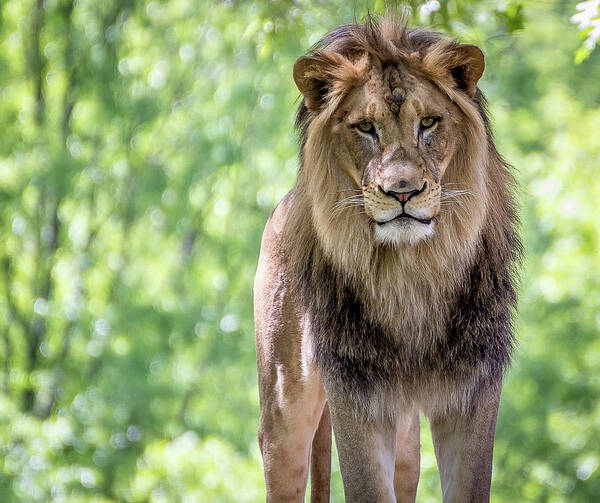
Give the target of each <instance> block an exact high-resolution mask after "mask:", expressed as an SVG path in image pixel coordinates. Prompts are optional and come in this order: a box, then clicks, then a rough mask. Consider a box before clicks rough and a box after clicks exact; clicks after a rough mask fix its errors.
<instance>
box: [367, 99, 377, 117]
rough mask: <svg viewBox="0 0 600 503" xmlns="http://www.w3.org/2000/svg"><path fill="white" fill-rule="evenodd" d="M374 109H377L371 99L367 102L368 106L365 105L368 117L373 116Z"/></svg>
mask: <svg viewBox="0 0 600 503" xmlns="http://www.w3.org/2000/svg"><path fill="white" fill-rule="evenodd" d="M376 111H377V105H375V102H374V101H372V102H371V103H369V106H368V107H367V114H368V115H369V117H374V116H375V112H376Z"/></svg>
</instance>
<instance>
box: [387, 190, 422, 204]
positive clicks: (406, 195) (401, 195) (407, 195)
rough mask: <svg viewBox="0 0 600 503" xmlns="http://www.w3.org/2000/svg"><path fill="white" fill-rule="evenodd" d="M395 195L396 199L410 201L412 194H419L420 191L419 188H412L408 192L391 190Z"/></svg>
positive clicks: (403, 201)
mask: <svg viewBox="0 0 600 503" xmlns="http://www.w3.org/2000/svg"><path fill="white" fill-rule="evenodd" d="M389 193H390V194H391V195H392V196H393V197H395V198H396V199H398V201H400V202H401V203H405V202H406V201H408V200H409V199H410V198H411V197H412V196H414V195H415V194H418V193H419V191H418V190H410V191H408V192H389Z"/></svg>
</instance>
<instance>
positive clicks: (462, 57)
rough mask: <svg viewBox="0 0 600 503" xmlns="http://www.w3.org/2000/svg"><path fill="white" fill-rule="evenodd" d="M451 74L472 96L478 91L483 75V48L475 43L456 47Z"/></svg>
mask: <svg viewBox="0 0 600 503" xmlns="http://www.w3.org/2000/svg"><path fill="white" fill-rule="evenodd" d="M452 59H453V64H452V66H451V67H450V74H451V75H452V78H453V79H454V82H456V85H457V87H458V88H459V89H461V90H462V91H464V92H465V93H467V94H468V95H469V96H471V98H472V97H473V96H475V92H476V91H477V82H479V79H480V78H481V76H482V75H483V70H484V68H485V58H484V56H483V52H482V51H481V49H480V48H479V47H477V46H474V45H459V46H457V47H456V48H455V54H454V57H453V58H452Z"/></svg>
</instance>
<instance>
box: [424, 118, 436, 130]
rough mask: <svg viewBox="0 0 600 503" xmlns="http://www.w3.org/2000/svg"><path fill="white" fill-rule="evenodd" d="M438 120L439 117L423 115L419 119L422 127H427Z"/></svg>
mask: <svg viewBox="0 0 600 503" xmlns="http://www.w3.org/2000/svg"><path fill="white" fill-rule="evenodd" d="M439 120H440V118H439V117H425V118H423V119H421V127H422V128H423V129H429V128H430V127H432V126H433V125H434V124H436V123H437V122H439Z"/></svg>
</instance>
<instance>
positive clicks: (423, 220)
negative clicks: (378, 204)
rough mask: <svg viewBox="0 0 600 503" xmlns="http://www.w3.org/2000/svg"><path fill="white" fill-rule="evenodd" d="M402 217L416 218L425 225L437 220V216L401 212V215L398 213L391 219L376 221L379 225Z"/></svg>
mask: <svg viewBox="0 0 600 503" xmlns="http://www.w3.org/2000/svg"><path fill="white" fill-rule="evenodd" d="M402 218H410V219H412V220H416V221H417V222H419V223H421V224H425V225H429V224H430V223H431V222H433V221H434V220H435V217H431V218H418V217H415V216H413V215H410V214H408V213H400V215H397V216H395V217H394V218H390V219H389V220H385V221H383V222H379V221H378V220H375V223H376V224H377V225H385V224H389V223H390V222H393V221H395V220H400V219H402Z"/></svg>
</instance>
